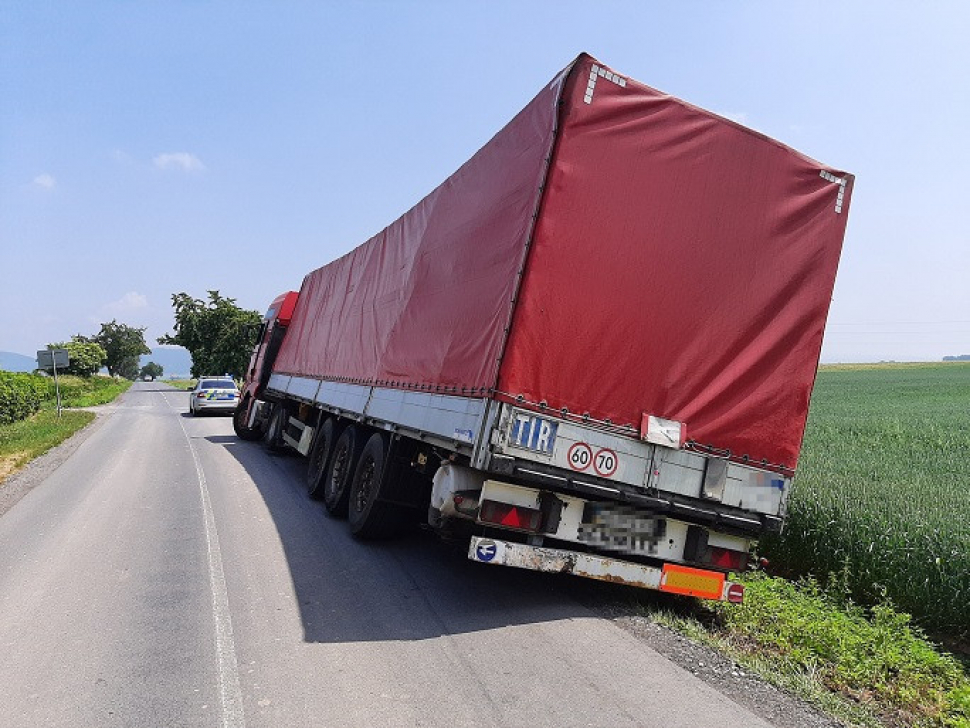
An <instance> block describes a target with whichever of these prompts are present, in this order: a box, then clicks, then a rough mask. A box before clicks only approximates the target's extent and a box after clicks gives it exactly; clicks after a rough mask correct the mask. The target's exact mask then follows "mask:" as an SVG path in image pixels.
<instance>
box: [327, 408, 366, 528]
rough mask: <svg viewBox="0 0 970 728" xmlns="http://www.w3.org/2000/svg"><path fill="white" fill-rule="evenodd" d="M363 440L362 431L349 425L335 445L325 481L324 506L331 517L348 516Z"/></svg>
mask: <svg viewBox="0 0 970 728" xmlns="http://www.w3.org/2000/svg"><path fill="white" fill-rule="evenodd" d="M361 440H363V437H362V436H361V433H360V431H359V430H358V429H357V428H356V427H355V426H354V425H348V426H347V427H345V428H344V430H343V432H341V433H340V437H338V438H337V441H336V442H335V443H334V446H333V453H331V455H330V464H329V465H327V474H326V476H325V477H324V481H323V505H324V506H326V509H327V512H328V513H329V514H330V515H331V516H335V517H337V518H343V517H344V516H346V515H347V499H348V498H349V497H350V481H351V478H353V475H354V468H355V467H356V465H357V456H358V455H360V448H361V444H362V443H361Z"/></svg>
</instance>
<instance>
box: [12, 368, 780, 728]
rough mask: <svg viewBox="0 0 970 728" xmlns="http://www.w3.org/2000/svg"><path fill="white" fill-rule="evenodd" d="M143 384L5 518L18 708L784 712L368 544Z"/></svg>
mask: <svg viewBox="0 0 970 728" xmlns="http://www.w3.org/2000/svg"><path fill="white" fill-rule="evenodd" d="M186 401H187V395H186V394H184V393H180V392H176V391H175V390H173V389H171V388H168V387H166V386H164V385H155V384H151V383H138V384H136V385H135V386H134V387H133V388H132V390H131V391H129V392H128V393H127V394H126V395H125V396H124V397H123V399H122V400H121V401H120V403H119V405H118V406H117V407H115V408H114V411H113V412H111V413H110V414H108V415H107V416H106V419H105V420H104V421H103V422H102V423H101V424H100V426H99V427H98V428H97V430H96V431H95V432H93V433H92V434H91V435H90V436H89V437H88V438H87V440H85V441H84V442H83V444H81V445H80V446H79V447H78V448H77V450H76V451H75V452H74V453H73V454H72V455H71V456H70V457H69V458H68V459H67V460H66V461H65V462H64V463H63V464H62V465H61V466H60V467H58V468H57V469H56V470H54V471H53V472H52V473H50V474H49V476H48V477H46V478H45V479H44V480H43V482H41V483H40V484H38V485H37V486H36V487H35V488H33V489H32V490H31V491H30V492H29V493H27V494H26V496H24V497H23V498H22V499H21V500H20V501H19V502H18V503H17V504H16V505H15V506H14V507H13V508H11V509H10V510H9V511H8V512H7V513H6V514H5V515H3V517H2V518H0V726H3V728H7V727H8V726H11V727H12V726H30V727H33V726H71V727H72V728H76V727H77V726H126V727H130V726H226V727H227V728H238V727H241V726H253V727H255V726H274V727H276V726H287V727H291V726H294V727H295V726H610V727H613V726H663V727H664V728H676V727H678V726H684V727H685V728H686V727H687V726H690V727H691V728H693V727H695V726H718V728H732V727H735V726H737V727H740V726H744V727H745V728H757V727H759V726H767V725H768V724H767V723H765V722H764V721H763V720H761V719H760V718H758V717H757V716H756V715H754V714H753V713H751V712H749V711H747V710H746V709H744V708H742V707H741V706H739V705H738V704H737V703H735V702H733V701H732V700H730V699H728V698H727V697H725V696H723V695H721V694H720V693H718V692H717V691H715V690H714V689H713V688H711V687H710V686H709V685H708V684H707V683H705V682H703V681H701V680H699V679H698V678H697V677H695V676H693V675H692V674H690V673H689V672H687V671H685V670H683V669H681V668H680V667H677V666H676V665H674V664H673V663H671V662H669V661H668V660H667V659H666V658H664V657H662V656H661V655H660V654H658V653H657V652H655V651H653V650H652V649H650V648H649V647H648V646H647V645H646V644H645V643H644V642H643V641H642V640H639V639H637V638H636V637H635V636H633V635H631V634H630V633H629V632H627V631H624V630H623V629H620V628H619V627H617V626H616V625H615V624H614V623H613V622H611V621H609V620H606V619H602V618H600V617H598V616H596V615H595V614H594V613H593V612H591V611H589V609H587V608H586V607H584V606H583V605H581V604H580V603H579V602H578V601H576V600H575V599H573V598H572V597H571V596H570V587H569V586H567V585H566V584H565V582H569V581H573V580H572V579H567V578H564V577H556V576H548V575H541V574H534V573H530V572H524V571H517V570H512V569H506V568H502V567H496V566H487V565H481V564H474V563H471V562H469V561H467V560H466V559H465V557H464V555H463V553H461V552H459V551H458V550H456V549H455V548H450V547H449V546H448V545H446V544H442V543H439V542H437V541H436V540H435V539H434V538H431V537H428V536H423V535H416V536H414V537H412V538H409V539H405V540H403V541H400V542H394V543H389V544H388V543H384V544H367V543H360V542H357V541H355V540H353V539H352V538H351V537H350V536H349V534H348V532H347V528H346V524H345V523H343V522H340V521H336V520H333V519H331V518H329V517H328V516H327V515H326V512H325V511H324V510H323V508H322V506H320V505H319V504H317V503H313V502H311V501H309V500H308V499H307V497H306V495H305V492H304V489H303V488H304V486H303V467H304V461H303V460H302V459H300V458H296V457H274V456H270V455H268V454H267V453H265V452H264V451H263V450H262V448H261V447H260V446H259V445H258V444H255V443H245V442H241V441H239V440H238V439H237V438H236V437H235V436H234V435H233V434H232V426H231V422H230V420H229V418H227V417H204V418H191V417H188V416H187V415H186V414H185V410H186Z"/></svg>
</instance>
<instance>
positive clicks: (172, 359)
mask: <svg viewBox="0 0 970 728" xmlns="http://www.w3.org/2000/svg"><path fill="white" fill-rule="evenodd" d="M150 361H153V362H155V363H156V364H158V365H160V366H161V367H162V379H172V378H173V377H174V378H175V379H188V377H189V372H190V371H191V370H192V356H191V355H190V354H189V352H188V350H187V349H183V348H182V347H181V346H159V347H156V348H154V349H152V353H151V354H142V356H141V362H140V364H139V366H145V365H146V364H147V363H148V362H150Z"/></svg>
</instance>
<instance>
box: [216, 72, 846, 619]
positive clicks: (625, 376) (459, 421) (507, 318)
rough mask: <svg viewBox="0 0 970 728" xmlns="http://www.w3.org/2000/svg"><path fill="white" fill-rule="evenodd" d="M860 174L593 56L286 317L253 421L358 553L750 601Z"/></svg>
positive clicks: (242, 410) (256, 363)
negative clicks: (338, 521) (303, 472)
mask: <svg viewBox="0 0 970 728" xmlns="http://www.w3.org/2000/svg"><path fill="white" fill-rule="evenodd" d="M852 184H853V178H852V176H851V175H848V174H846V173H844V172H842V171H841V170H836V169H832V168H829V167H826V166H823V165H820V164H819V163H818V162H815V161H814V160H812V159H809V158H807V157H805V156H803V155H801V154H799V153H797V152H795V151H794V150H792V149H790V148H788V147H786V146H784V145H782V144H780V143H778V142H776V141H774V140H772V139H769V138H768V137H765V136H763V135H761V134H758V133H756V132H754V131H751V130H750V129H746V128H744V127H742V126H740V125H738V124H735V123H733V122H731V121H728V120H726V119H723V118H721V117H718V116H716V115H714V114H711V113H709V112H706V111H704V110H702V109H698V108H697V107H694V106H691V105H690V104H687V103H684V102H683V101H680V100H678V99H675V98H673V97H671V96H668V95H666V94H663V93H661V92H659V91H656V90H654V89H652V88H649V87H647V86H644V85H642V84H639V83H637V82H636V81H634V80H632V79H629V78H627V77H625V76H622V75H620V74H617V73H615V72H613V71H612V70H611V69H609V68H607V67H606V66H604V65H603V64H601V63H599V62H598V61H596V60H594V59H593V58H591V57H589V56H587V55H585V54H583V55H581V56H579V58H577V59H576V60H575V61H574V62H573V63H572V64H570V66H569V67H567V68H566V69H565V70H564V71H563V72H562V73H560V74H559V75H558V76H557V77H556V78H555V79H553V81H552V82H551V83H550V84H549V85H548V86H546V87H545V88H544V89H543V90H542V91H540V92H539V94H538V95H537V96H536V97H535V98H534V99H533V100H532V102H531V103H529V104H528V105H527V106H526V107H525V109H523V111H521V112H520V113H519V114H518V115H517V116H516V117H515V118H514V119H513V120H512V121H511V122H510V123H509V124H508V125H507V126H506V127H505V128H504V129H503V130H502V131H500V132H499V133H498V134H497V135H496V136H495V137H493V138H492V139H491V140H490V141H489V142H488V143H487V144H486V145H485V146H484V147H483V148H482V149H481V150H479V152H478V153H477V154H476V155H475V156H474V157H472V158H471V159H470V160H469V161H468V162H467V163H465V164H464V165H463V166H462V167H461V168H460V169H459V170H458V171H457V172H455V173H454V174H453V175H452V176H451V177H449V178H448V179H447V180H446V181H445V182H444V183H443V184H442V185H440V186H439V187H438V188H436V189H435V190H434V191H432V192H431V193H430V194H429V195H428V196H427V197H425V198H424V199H423V200H422V201H421V202H419V203H418V204H417V205H416V206H415V207H414V208H412V209H411V210H410V211H408V212H407V213H406V214H405V215H403V216H402V217H401V218H399V219H398V220H397V221H395V222H394V223H392V224H391V225H390V226H389V227H387V228H385V229H384V230H382V231H381V232H380V233H378V234H377V235H375V236H374V237H373V238H371V239H370V240H368V241H367V242H365V243H364V244H363V245H361V246H360V247H358V248H356V249H354V250H352V251H351V252H350V253H348V254H347V255H345V256H343V257H342V258H339V259H338V260H335V261H333V262H332V263H330V264H328V265H326V266H324V267H323V268H320V269H317V270H315V271H313V272H311V273H309V274H308V275H307V276H306V278H305V279H304V281H303V285H302V287H301V289H300V291H299V292H290V293H287V294H284V295H282V296H280V297H279V298H278V299H276V301H274V302H273V304H272V306H271V307H270V309H269V311H268V312H267V315H266V317H265V320H264V325H263V328H262V331H261V333H260V338H259V343H258V344H257V347H256V350H255V351H254V353H253V358H252V362H251V365H250V371H249V374H248V377H247V383H246V387H245V390H244V393H243V399H242V401H241V403H240V406H239V409H238V411H237V413H236V417H235V418H234V424H235V426H236V431H237V432H238V433H239V435H240V436H241V437H245V438H249V439H257V438H262V439H263V440H264V441H265V443H266V446H267V447H268V448H269V449H271V450H277V449H282V448H292V449H294V450H296V451H297V452H299V453H301V454H302V455H305V456H306V457H307V458H308V487H309V492H310V495H311V497H314V498H321V499H322V500H323V501H324V504H325V505H326V508H327V510H328V511H329V512H330V513H332V514H334V515H336V516H343V515H346V516H347V517H348V520H349V522H350V527H351V529H352V531H353V532H354V533H355V534H356V535H358V536H361V537H387V536H391V535H393V534H395V533H397V532H398V531H399V530H400V529H401V528H404V527H406V526H407V525H409V524H414V523H417V522H418V521H426V522H427V523H428V524H429V525H430V526H431V527H433V528H435V529H438V530H440V531H442V532H446V533H450V534H454V535H465V536H467V537H468V538H469V551H468V555H469V558H470V559H473V560H476V561H479V562H484V563H492V564H505V565H510V566H518V567H522V568H529V569H536V570H543V571H556V572H567V573H573V574H577V575H582V576H588V577H592V578H598V579H605V580H609V581H617V582H622V583H627V584H634V585H639V586H644V587H649V588H656V589H661V590H665V591H670V592H675V593H681V594H691V595H695V596H700V597H705V598H710V599H726V600H733V601H739V600H740V599H741V595H742V590H741V587H740V586H739V585H737V584H734V583H732V582H730V581H729V580H728V579H727V577H726V575H727V574H728V573H730V572H732V571H734V572H737V571H741V570H743V569H744V568H745V567H746V566H747V563H748V559H749V553H750V551H751V548H752V546H753V544H754V543H755V542H756V540H757V539H758V537H759V536H760V535H762V534H764V533H765V532H771V531H777V530H779V529H780V528H781V526H782V523H783V519H784V514H785V504H786V499H787V496H788V492H789V489H790V486H791V478H792V477H793V475H794V472H795V467H796V465H797V459H798V454H799V449H800V446H801V440H802V433H803V430H804V426H805V420H806V417H807V413H808V402H809V397H810V394H811V389H812V385H813V383H814V377H815V370H816V366H817V363H818V357H819V352H820V349H821V343H822V332H823V329H824V325H825V318H826V315H827V312H828V304H829V300H830V297H831V293H832V288H833V285H834V280H835V273H836V268H837V266H838V260H839V254H840V250H841V245H842V239H843V236H844V233H845V224H846V216H847V214H848V208H849V199H850V196H851V191H852Z"/></svg>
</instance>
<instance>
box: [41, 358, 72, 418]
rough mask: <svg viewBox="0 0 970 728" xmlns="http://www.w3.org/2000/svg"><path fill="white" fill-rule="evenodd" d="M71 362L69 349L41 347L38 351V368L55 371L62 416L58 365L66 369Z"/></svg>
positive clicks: (55, 384) (59, 410)
mask: <svg viewBox="0 0 970 728" xmlns="http://www.w3.org/2000/svg"><path fill="white" fill-rule="evenodd" d="M70 363H71V357H70V356H69V355H68V353H67V349H41V350H39V351H38V352H37V368H38V369H44V370H47V369H52V370H53V371H54V391H55V392H56V394H57V417H58V419H60V416H61V385H60V383H59V382H58V381H57V367H58V366H59V367H60V368H61V369H66V368H67V367H68V365H69V364H70Z"/></svg>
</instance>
